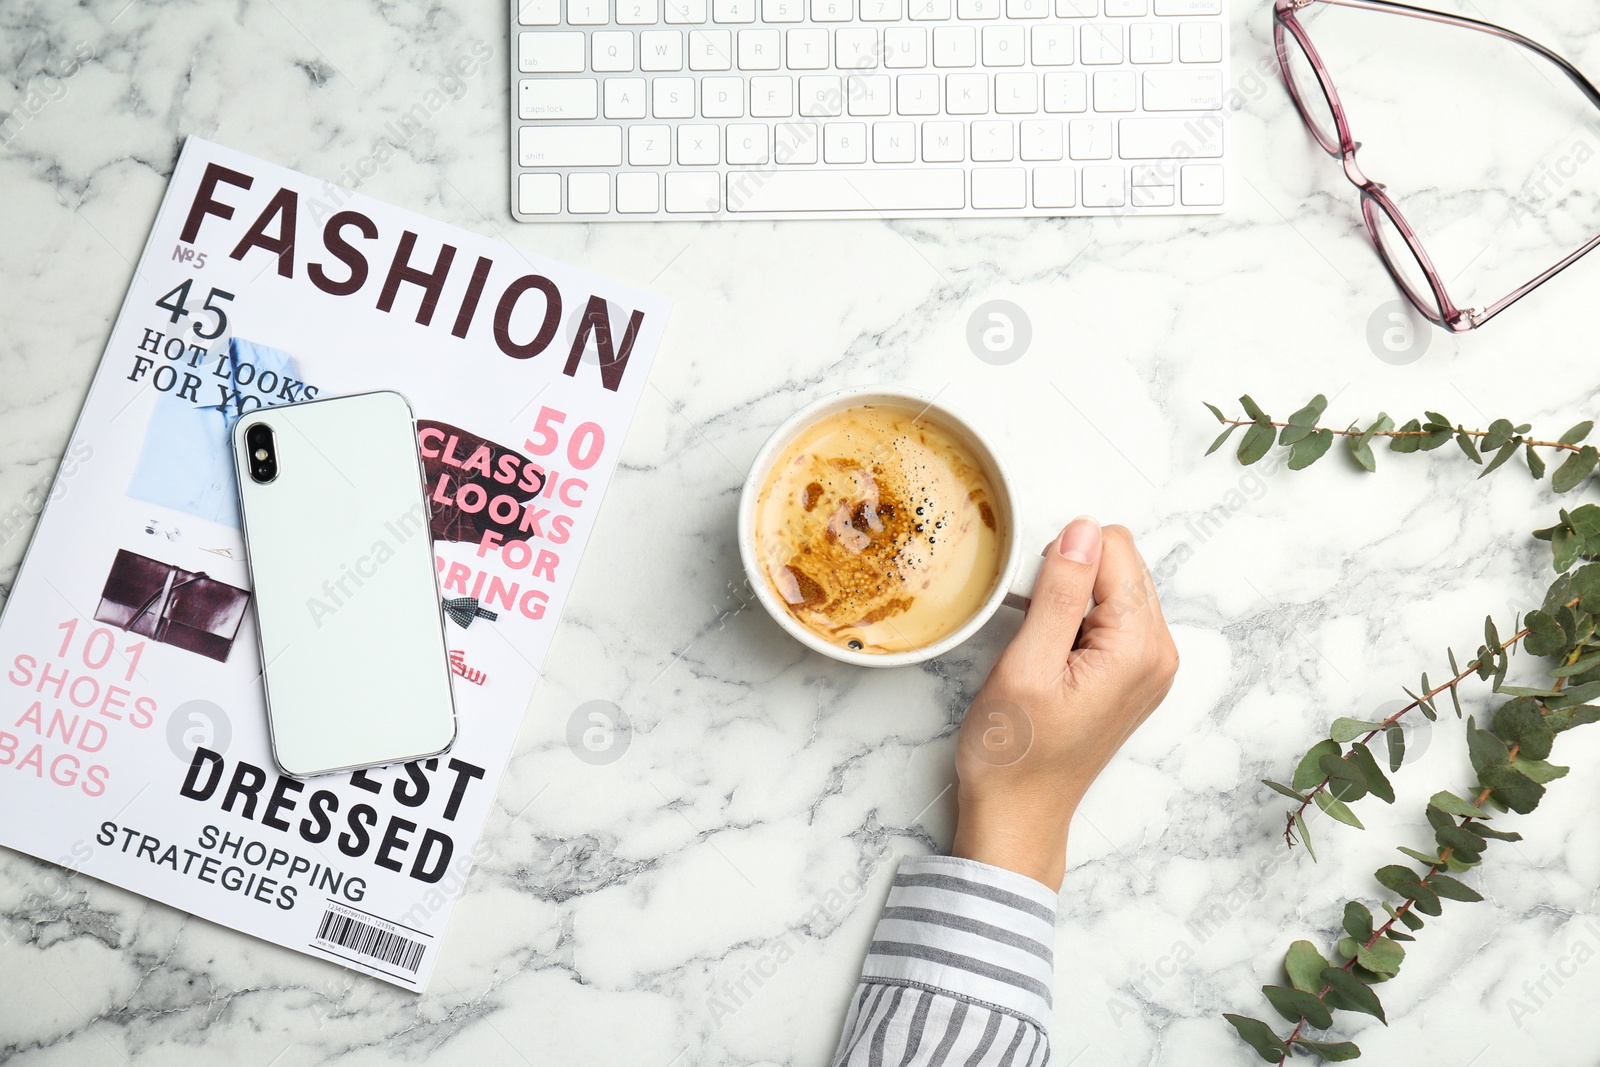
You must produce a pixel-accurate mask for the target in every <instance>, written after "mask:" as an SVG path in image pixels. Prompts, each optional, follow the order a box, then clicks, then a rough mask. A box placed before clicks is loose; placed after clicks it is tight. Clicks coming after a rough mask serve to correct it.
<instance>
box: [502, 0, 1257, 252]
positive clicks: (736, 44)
mask: <svg viewBox="0 0 1600 1067" xmlns="http://www.w3.org/2000/svg"><path fill="white" fill-rule="evenodd" d="M510 39H511V42H512V47H511V49H510V52H511V85H512V93H513V96H514V99H513V101H512V108H511V114H512V120H511V159H512V179H511V210H512V214H513V215H515V216H516V217H517V218H518V219H521V220H524V221H529V222H531V221H537V220H575V221H588V222H594V221H607V220H623V219H688V220H694V219H701V220H703V219H711V218H748V219H795V218H862V217H879V218H913V217H949V216H1002V217H1004V216H1059V215H1121V214H1130V215H1147V214H1197V213H1209V212H1218V211H1221V210H1223V208H1224V207H1225V206H1226V202H1227V198H1228V182H1227V168H1226V153H1227V150H1228V144H1227V139H1228V138H1227V135H1226V123H1225V121H1224V117H1225V111H1224V103H1225V99H1224V97H1225V95H1226V92H1227V89H1226V85H1227V69H1228V60H1227V57H1228V27H1227V20H1226V17H1225V15H1224V3H1223V0H511V38H510Z"/></svg>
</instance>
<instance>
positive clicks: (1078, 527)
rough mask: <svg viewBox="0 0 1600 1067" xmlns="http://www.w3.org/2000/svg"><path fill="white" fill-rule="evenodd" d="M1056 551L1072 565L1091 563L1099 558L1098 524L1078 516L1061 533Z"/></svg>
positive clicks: (1083, 516) (1087, 517)
mask: <svg viewBox="0 0 1600 1067" xmlns="http://www.w3.org/2000/svg"><path fill="white" fill-rule="evenodd" d="M1057 550H1058V551H1059V552H1060V553H1061V555H1062V556H1063V557H1064V558H1066V559H1070V560H1071V561H1072V562H1074V563H1093V562H1094V561H1095V560H1097V559H1099V558H1100V524H1099V523H1098V522H1095V521H1094V520H1093V519H1091V518H1090V517H1089V516H1087V515H1079V516H1078V517H1077V518H1075V519H1073V520H1072V521H1071V522H1069V523H1067V528H1066V529H1065V530H1062V531H1061V543H1060V544H1059V545H1058V546H1057Z"/></svg>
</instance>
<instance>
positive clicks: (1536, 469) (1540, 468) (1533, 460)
mask: <svg viewBox="0 0 1600 1067" xmlns="http://www.w3.org/2000/svg"><path fill="white" fill-rule="evenodd" d="M1523 447H1524V448H1525V449H1526V450H1527V452H1526V455H1527V459H1528V473H1529V474H1531V475H1533V476H1534V478H1535V479H1539V478H1543V477H1544V458H1543V457H1542V456H1540V455H1539V453H1537V452H1535V451H1534V450H1533V446H1532V445H1524V446H1523Z"/></svg>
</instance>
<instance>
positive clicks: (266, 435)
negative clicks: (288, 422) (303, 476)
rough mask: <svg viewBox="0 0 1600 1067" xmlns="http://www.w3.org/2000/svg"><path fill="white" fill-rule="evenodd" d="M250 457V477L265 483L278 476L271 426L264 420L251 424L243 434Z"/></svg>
mask: <svg viewBox="0 0 1600 1067" xmlns="http://www.w3.org/2000/svg"><path fill="white" fill-rule="evenodd" d="M244 439H245V445H246V446H247V449H248V452H249V459H250V478H251V480H252V481H255V482H260V483H261V484H263V485H264V484H266V483H267V482H270V481H272V480H273V479H274V478H276V477H277V476H278V450H277V447H276V445H275V444H274V443H273V438H272V428H271V427H270V426H268V425H267V424H266V423H264V422H258V423H256V424H255V425H254V426H251V427H250V428H249V429H248V430H246V431H245V434H244Z"/></svg>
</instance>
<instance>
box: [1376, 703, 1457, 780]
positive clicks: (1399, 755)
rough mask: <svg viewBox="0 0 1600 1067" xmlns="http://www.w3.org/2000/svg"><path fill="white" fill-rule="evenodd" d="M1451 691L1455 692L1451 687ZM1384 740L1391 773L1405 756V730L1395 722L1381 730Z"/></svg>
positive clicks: (1398, 767)
mask: <svg viewBox="0 0 1600 1067" xmlns="http://www.w3.org/2000/svg"><path fill="white" fill-rule="evenodd" d="M1451 692H1455V690H1454V689H1453V688H1452V689H1451ZM1383 735H1384V740H1385V741H1387V742H1389V773H1391V774H1393V773H1394V772H1395V771H1398V770H1399V769H1400V764H1402V763H1404V762H1405V758H1406V732H1405V731H1404V730H1403V729H1401V728H1400V724H1399V723H1395V724H1394V725H1393V726H1391V727H1389V728H1388V729H1387V730H1385V731H1384V732H1383Z"/></svg>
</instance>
